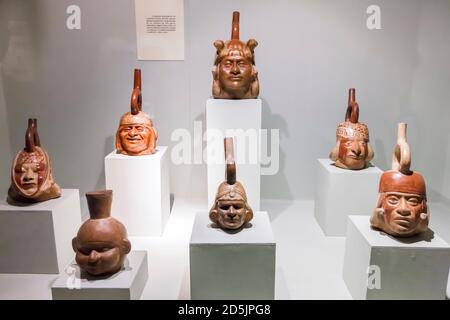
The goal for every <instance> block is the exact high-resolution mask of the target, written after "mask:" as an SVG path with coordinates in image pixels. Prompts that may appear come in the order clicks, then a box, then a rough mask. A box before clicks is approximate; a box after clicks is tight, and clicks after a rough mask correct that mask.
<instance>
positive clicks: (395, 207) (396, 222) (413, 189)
mask: <svg viewBox="0 0 450 320" xmlns="http://www.w3.org/2000/svg"><path fill="white" fill-rule="evenodd" d="M406 128H407V125H406V123H399V124H398V132H397V144H396V146H395V149H394V154H393V156H392V169H391V170H389V171H386V172H384V173H383V175H382V176H381V178H380V185H379V194H378V201H377V206H376V208H375V209H374V211H373V213H372V216H371V218H370V223H371V225H372V226H373V227H374V228H377V229H380V230H382V231H384V232H386V233H387V234H390V235H392V236H396V237H411V236H414V235H416V234H419V233H423V232H425V231H426V230H427V229H428V223H429V220H430V213H429V211H428V205H427V193H426V186H425V180H424V178H423V176H422V175H421V174H420V173H418V172H414V171H412V170H411V169H410V167H411V150H410V147H409V144H408V143H407V141H406Z"/></svg>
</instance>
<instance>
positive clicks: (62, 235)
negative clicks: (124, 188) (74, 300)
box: [0, 189, 81, 274]
mask: <svg viewBox="0 0 450 320" xmlns="http://www.w3.org/2000/svg"><path fill="white" fill-rule="evenodd" d="M80 225H81V211H80V196H79V192H78V190H77V189H62V190H61V197H60V198H57V199H52V200H48V201H44V202H40V203H35V204H28V205H26V204H22V205H21V206H19V205H10V204H8V203H7V202H6V200H2V201H0V273H39V274H58V273H59V272H61V271H62V270H63V269H64V267H65V266H66V265H67V264H69V263H70V261H71V260H72V259H73V257H74V256H75V253H74V252H73V249H72V238H73V237H75V236H76V234H77V232H78V228H79V227H80Z"/></svg>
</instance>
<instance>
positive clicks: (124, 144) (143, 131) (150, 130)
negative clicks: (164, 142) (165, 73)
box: [116, 69, 158, 156]
mask: <svg viewBox="0 0 450 320" xmlns="http://www.w3.org/2000/svg"><path fill="white" fill-rule="evenodd" d="M141 90H142V86H141V70H140V69H135V70H134V88H133V91H132V92H131V110H130V112H127V113H125V114H124V115H123V116H122V117H121V118H120V123H119V128H118V129H117V133H116V149H117V152H118V153H121V154H126V155H129V156H141V155H147V154H152V153H155V151H156V140H157V139H158V133H157V131H156V129H155V128H154V127H153V123H152V119H151V118H150V116H149V115H148V114H146V113H145V112H143V111H142V93H141Z"/></svg>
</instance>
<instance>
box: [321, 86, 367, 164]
mask: <svg viewBox="0 0 450 320" xmlns="http://www.w3.org/2000/svg"><path fill="white" fill-rule="evenodd" d="M358 117H359V105H358V104H357V103H356V101H355V89H353V88H351V89H350V90H349V102H348V107H347V112H346V115H345V121H344V122H342V123H340V124H339V126H338V128H337V130H336V146H335V147H334V149H333V150H332V151H331V153H330V159H331V160H333V161H335V164H336V166H337V167H340V168H343V169H351V170H361V169H365V168H367V167H368V166H369V164H370V161H371V160H372V159H373V157H374V152H373V150H372V148H371V146H370V145H369V129H368V128H367V126H366V125H365V124H364V123H360V122H358Z"/></svg>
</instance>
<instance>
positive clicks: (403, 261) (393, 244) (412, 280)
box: [343, 216, 450, 300]
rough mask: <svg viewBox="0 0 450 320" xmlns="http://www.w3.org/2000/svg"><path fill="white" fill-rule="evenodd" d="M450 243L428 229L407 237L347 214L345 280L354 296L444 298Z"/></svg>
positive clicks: (363, 218)
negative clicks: (398, 235) (404, 237)
mask: <svg viewBox="0 0 450 320" xmlns="http://www.w3.org/2000/svg"><path fill="white" fill-rule="evenodd" d="M449 266H450V246H449V245H448V244H447V242H445V241H444V240H442V239H441V238H440V237H439V236H438V235H437V234H435V233H434V234H433V232H432V231H431V230H429V232H426V233H425V234H423V235H419V236H416V237H413V238H409V239H400V238H394V237H392V236H389V235H387V234H385V233H383V232H381V231H378V230H374V229H372V228H371V227H370V223H369V217H362V216H350V217H349V219H348V230H347V239H346V245H345V258H344V274H343V275H344V281H345V284H346V285H347V288H348V290H349V291H350V293H351V295H352V296H353V298H354V299H359V300H360V299H445V293H446V287H447V279H448V273H449Z"/></svg>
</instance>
